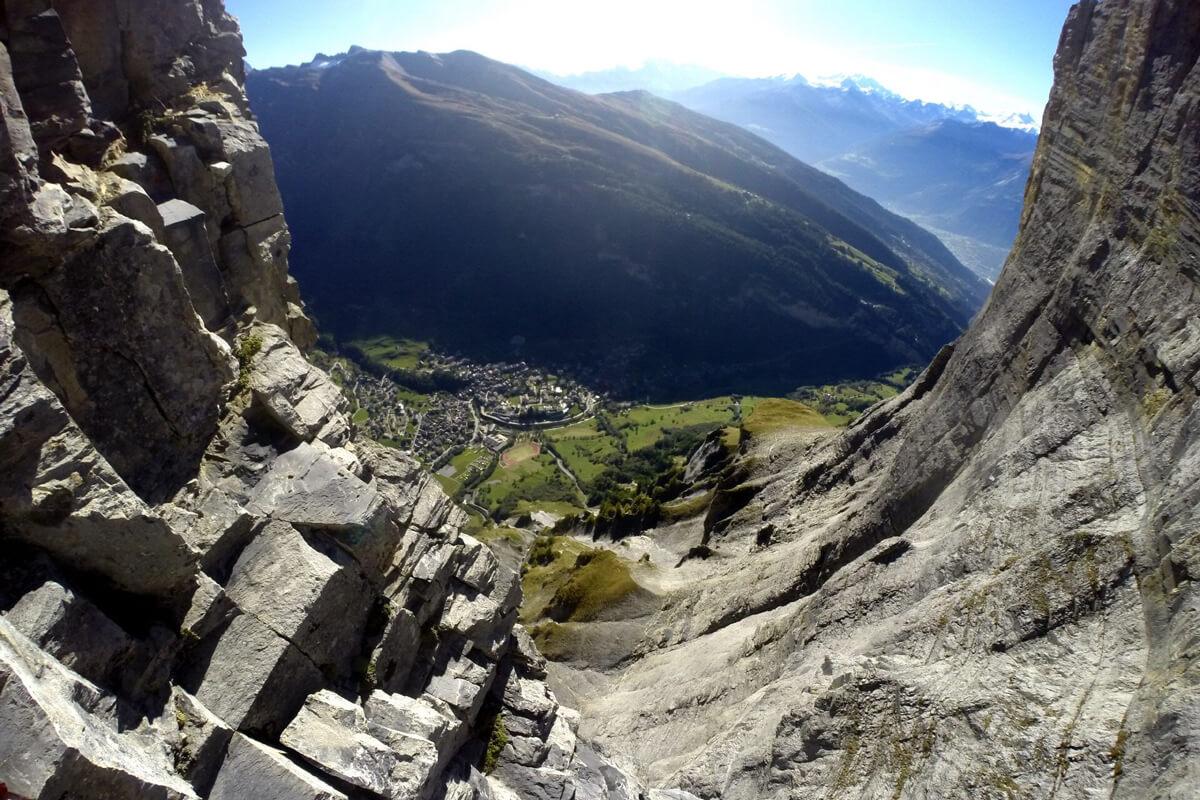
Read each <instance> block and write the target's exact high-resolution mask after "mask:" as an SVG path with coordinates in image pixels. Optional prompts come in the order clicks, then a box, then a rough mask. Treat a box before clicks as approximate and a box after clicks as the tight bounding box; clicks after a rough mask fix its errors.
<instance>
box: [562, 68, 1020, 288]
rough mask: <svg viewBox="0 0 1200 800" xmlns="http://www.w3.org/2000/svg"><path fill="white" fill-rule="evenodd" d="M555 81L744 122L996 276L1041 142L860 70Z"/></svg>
mask: <svg viewBox="0 0 1200 800" xmlns="http://www.w3.org/2000/svg"><path fill="white" fill-rule="evenodd" d="M547 77H550V78H551V80H554V81H555V82H557V83H560V84H561V85H563V86H568V87H570V88H574V89H580V90H582V91H594V90H595V89H594V88H593V87H601V89H602V90H608V89H609V88H621V89H629V88H640V89H646V90H648V91H651V92H655V93H657V94H660V95H662V96H664V97H667V98H670V99H672V100H675V101H677V102H679V103H682V104H683V105H685V106H687V107H688V108H691V109H693V110H695V111H699V112H701V113H703V114H706V115H708V116H711V117H716V118H717V119H722V120H725V121H727V122H732V123H734V124H736V125H740V126H742V127H744V128H746V129H747V130H749V131H752V132H753V133H756V134H758V135H759V136H762V137H763V138H764V139H767V140H768V141H770V142H772V143H774V144H776V145H778V146H779V147H782V148H783V149H784V150H786V151H787V152H788V153H790V154H791V155H793V156H795V157H796V158H798V159H800V160H801V161H805V162H807V163H810V164H814V165H816V166H818V167H819V168H821V169H823V170H825V171H827V172H829V173H830V174H832V175H835V176H837V177H839V178H841V179H842V180H844V181H845V182H846V183H847V184H849V185H850V186H851V187H853V188H854V189H856V190H858V191H860V192H862V193H864V194H866V195H869V196H870V197H873V198H875V199H876V200H878V201H880V202H881V203H883V204H885V205H886V206H887V207H888V208H890V209H892V210H893V211H896V212H898V213H900V214H903V215H904V216H907V217H910V218H912V219H914V220H916V221H917V222H919V223H920V224H922V225H924V226H926V227H928V228H929V229H931V230H933V231H935V232H936V233H937V234H938V235H939V236H940V237H941V238H942V239H943V241H945V242H946V243H947V245H949V246H950V248H951V249H952V250H953V251H954V253H955V255H956V256H958V257H959V258H960V259H961V260H962V261H963V262H964V263H965V264H967V266H969V267H971V268H972V269H974V270H975V271H976V272H977V273H978V274H980V275H982V276H983V277H985V278H988V279H989V280H994V279H995V278H996V276H997V275H999V273H1000V268H1001V267H1002V266H1003V262H1004V257H1005V256H1006V255H1007V254H1008V250H1009V247H1010V246H1011V244H1012V240H1013V237H1014V236H1015V235H1016V231H1017V219H1018V216H1019V214H1020V209H1021V203H1022V200H1023V194H1024V189H1025V181H1026V178H1027V177H1028V175H1029V166H1030V164H1031V163H1032V159H1033V150H1034V147H1035V146H1036V144H1037V122H1036V120H1034V119H1033V117H1032V116H1031V115H1029V114H1027V113H1002V114H989V113H983V112H980V111H978V110H976V109H974V108H971V107H969V106H966V107H963V106H948V105H942V104H939V103H926V102H922V101H920V100H909V99H906V98H904V97H902V96H900V95H899V94H896V93H895V92H892V91H890V90H888V89H887V88H886V87H885V86H883V85H882V84H881V83H880V82H879V81H877V80H875V79H873V78H870V77H867V76H864V75H835V76H827V77H822V78H817V79H814V80H812V81H809V80H807V79H805V78H804V77H801V76H795V77H791V78H785V77H776V78H730V77H720V78H717V79H714V80H711V81H703V80H702V79H701V77H702V73H701V72H700V71H699V70H698V68H695V67H689V68H681V67H677V66H675V65H671V64H669V63H666V62H654V63H653V64H651V65H647V66H646V67H644V68H642V69H641V70H627V69H619V70H609V71H603V72H590V73H584V74H583V75H576V76H568V77H561V76H547ZM639 80H640V81H641V83H639ZM931 168H932V169H931Z"/></svg>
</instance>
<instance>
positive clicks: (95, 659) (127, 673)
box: [5, 581, 174, 696]
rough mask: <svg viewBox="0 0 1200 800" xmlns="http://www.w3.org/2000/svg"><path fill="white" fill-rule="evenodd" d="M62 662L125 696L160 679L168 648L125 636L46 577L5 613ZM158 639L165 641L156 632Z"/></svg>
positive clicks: (154, 685)
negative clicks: (43, 581) (45, 580)
mask: <svg viewBox="0 0 1200 800" xmlns="http://www.w3.org/2000/svg"><path fill="white" fill-rule="evenodd" d="M5 618H6V619H7V620H8V622H9V623H10V624H11V625H12V626H13V627H14V628H16V629H17V630H19V631H21V633H23V634H25V635H26V636H28V637H29V638H30V639H31V640H32V641H34V642H36V643H37V645H38V646H39V647H41V648H42V649H43V650H44V651H45V652H47V653H49V654H50V655H52V656H54V657H55V658H57V659H58V660H59V661H60V662H61V663H62V664H63V665H64V666H66V667H68V668H70V669H71V670H73V671H74V672H76V673H78V674H79V675H80V676H82V677H84V678H86V679H88V680H90V681H92V682H93V683H96V684H98V685H100V686H103V687H105V688H106V689H108V690H110V691H114V692H119V693H121V694H124V695H127V696H136V695H137V694H139V693H141V692H147V691H151V690H154V689H157V688H158V687H159V686H162V685H164V684H165V683H166V678H167V670H168V666H169V661H170V657H171V656H172V655H173V652H174V648H173V647H172V646H171V644H170V643H168V642H165V641H162V642H157V643H156V644H161V645H162V646H161V647H155V646H154V645H153V644H151V643H150V642H146V643H143V642H141V641H139V640H136V639H134V638H133V637H131V636H129V634H127V633H126V632H125V631H124V630H123V629H122V628H121V627H120V626H119V625H117V624H116V623H115V622H113V621H112V620H111V619H109V617H108V616H107V615H105V614H104V612H102V611H101V610H100V609H99V608H97V607H96V606H95V605H94V604H93V603H91V602H90V601H89V600H87V599H86V598H84V597H81V596H79V595H77V594H75V592H73V591H71V590H69V589H67V588H65V587H64V586H63V585H62V584H59V583H55V582H53V581H47V582H46V583H44V584H42V586H41V587H40V588H38V589H36V590H35V591H32V592H30V593H29V594H26V595H25V596H24V597H22V598H21V600H20V601H19V602H18V603H17V604H16V605H15V606H13V608H12V609H11V610H10V611H9V612H8V614H7V615H6V617H5ZM159 633H160V636H159V637H158V638H160V639H163V640H169V639H170V637H169V636H163V635H162V634H164V633H165V631H161V629H160V631H159Z"/></svg>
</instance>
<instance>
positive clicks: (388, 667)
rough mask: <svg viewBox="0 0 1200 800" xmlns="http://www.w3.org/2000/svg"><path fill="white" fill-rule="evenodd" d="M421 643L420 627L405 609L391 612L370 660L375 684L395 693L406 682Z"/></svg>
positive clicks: (411, 614)
mask: <svg viewBox="0 0 1200 800" xmlns="http://www.w3.org/2000/svg"><path fill="white" fill-rule="evenodd" d="M420 643H421V628H420V626H419V625H418V624H417V620H416V617H414V616H413V613H412V612H411V611H409V610H408V609H407V608H400V609H397V610H396V611H395V613H394V614H393V615H392V618H391V619H390V620H388V624H387V628H385V629H384V632H383V638H381V639H380V640H379V644H378V645H376V647H375V651H374V652H373V653H372V654H371V661H372V662H373V663H374V664H375V681H376V683H377V684H378V685H379V687H380V688H382V689H384V690H385V691H388V692H398V691H400V690H401V689H403V688H404V686H405V685H406V684H407V682H408V675H409V672H410V671H411V670H412V665H413V661H414V660H415V659H416V657H417V650H418V648H419V647H420Z"/></svg>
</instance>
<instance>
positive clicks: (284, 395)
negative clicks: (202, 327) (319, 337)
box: [246, 325, 350, 447]
mask: <svg viewBox="0 0 1200 800" xmlns="http://www.w3.org/2000/svg"><path fill="white" fill-rule="evenodd" d="M246 336H247V337H248V338H254V337H257V340H258V341H259V342H260V343H261V344H260V346H259V348H258V352H257V353H256V354H255V355H254V357H253V358H252V359H251V361H250V364H249V369H250V373H249V375H250V388H251V390H252V391H253V392H254V399H255V400H256V401H257V402H258V403H260V404H261V405H262V406H263V407H264V408H266V409H267V411H268V413H270V414H271V416H272V417H273V418H274V419H275V421H276V422H278V423H279V424H280V425H281V426H283V428H284V429H285V430H287V431H288V432H289V433H291V434H292V435H293V436H295V437H296V438H297V439H302V440H304V441H306V442H311V441H312V440H313V439H320V440H321V441H322V442H324V443H325V444H328V445H329V446H331V447H340V446H341V445H343V444H345V443H346V441H347V440H348V439H349V437H350V423H349V420H348V418H347V417H346V413H347V412H348V410H349V401H348V400H347V399H346V396H345V395H344V394H343V393H342V390H341V389H340V388H339V387H338V385H337V384H335V383H334V382H333V381H332V380H330V379H329V376H328V375H326V374H325V373H324V372H323V371H322V370H320V369H318V368H317V367H314V366H313V365H312V364H310V363H309V362H308V360H307V359H305V357H304V354H303V353H301V352H300V350H299V349H298V348H297V347H296V345H294V344H293V343H292V341H291V339H289V338H288V336H287V334H286V333H284V331H283V330H282V329H281V328H279V327H278V326H276V325H255V326H254V327H253V328H251V329H250V332H249V333H248V334H246Z"/></svg>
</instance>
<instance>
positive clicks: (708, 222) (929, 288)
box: [248, 50, 987, 399]
mask: <svg viewBox="0 0 1200 800" xmlns="http://www.w3.org/2000/svg"><path fill="white" fill-rule="evenodd" d="M248 91H249V94H250V96H251V98H252V100H253V103H254V108H255V110H256V112H257V114H258V116H259V119H260V123H261V127H262V131H263V133H264V135H265V136H266V138H267V139H268V141H269V142H270V144H271V148H272V152H273V155H274V158H275V168H276V175H277V177H278V181H279V185H280V188H281V190H282V194H283V197H284V201H285V205H286V208H287V213H288V219H289V220H290V221H291V227H292V231H293V236H294V243H293V251H292V267H293V271H294V272H295V273H296V275H297V277H298V278H299V279H300V283H301V285H302V286H303V287H304V289H305V291H306V293H307V298H308V299H309V301H310V303H311V304H312V306H313V307H314V308H315V311H316V313H317V315H318V317H319V321H320V323H321V324H322V326H323V327H324V328H325V329H326V330H329V331H332V332H333V333H335V334H336V335H337V336H339V337H341V338H343V339H350V338H355V337H359V336H364V335H370V334H375V333H391V334H396V335H406V336H414V337H419V338H429V339H433V340H434V341H435V342H437V343H438V344H439V345H441V346H443V347H446V348H450V349H457V350H460V351H462V352H464V353H466V354H469V355H472V356H475V357H479V358H485V359H486V358H512V357H514V356H520V357H523V358H526V359H530V360H536V361H539V362H541V363H545V364H547V365H555V366H561V367H566V368H569V369H571V370H572V371H573V372H574V373H575V374H576V375H577V376H579V377H581V378H584V379H588V380H591V381H593V382H595V383H597V384H599V385H601V386H604V387H606V388H609V389H610V390H613V391H615V392H617V393H618V394H623V395H627V396H650V397H653V398H656V399H665V398H671V397H678V398H684V397H688V396H700V395H706V394H707V395H711V394H715V393H718V392H727V391H742V392H764V393H777V392H781V391H786V390H788V389H791V388H793V387H795V386H796V385H798V384H804V383H815V382H826V381H829V380H837V379H849V378H858V377H866V376H871V375H875V374H877V373H879V372H881V371H884V370H887V369H890V368H892V367H894V366H896V365H900V364H905V363H911V362H920V361H924V360H927V359H928V358H930V357H931V356H932V355H933V354H934V353H935V352H936V351H937V350H938V348H940V347H941V346H942V345H943V344H945V343H946V342H948V341H949V340H950V339H952V338H953V337H954V336H956V335H957V333H958V332H959V331H960V330H961V329H962V328H963V327H964V326H965V324H966V323H967V321H968V320H969V319H970V317H971V316H972V315H973V314H974V312H975V311H976V310H977V309H978V308H979V306H980V305H981V303H982V301H983V299H984V298H985V296H986V293H987V285H986V283H985V282H984V281H982V280H980V279H978V278H977V277H976V276H974V275H973V274H972V273H971V272H970V271H969V270H967V269H966V268H965V267H963V265H962V264H960V263H959V262H958V261H957V260H956V259H955V258H954V257H953V255H951V254H950V252H949V251H948V250H946V248H945V247H943V245H942V244H941V242H939V241H938V239H937V238H935V237H934V236H932V235H931V234H929V233H928V232H926V231H924V230H923V229H921V228H919V227H917V226H916V225H914V224H913V223H911V222H910V221H908V220H906V219H903V218H901V217H898V216H896V215H895V214H892V213H890V212H888V211H886V210H885V209H883V208H882V207H881V206H879V205H878V204H877V203H875V202H874V201H872V200H870V199H868V198H866V197H864V196H862V195H860V194H858V193H856V192H854V191H853V190H851V189H850V188H848V187H847V186H845V185H844V184H843V183H841V182H840V181H838V180H836V179H834V178H831V177H830V176H828V175H826V174H825V173H823V172H820V171H819V170H816V169H814V168H812V167H809V166H807V165H805V164H803V163H801V162H799V161H797V160H796V159H794V158H792V157H790V156H789V155H787V154H786V153H784V152H783V151H782V150H780V149H778V148H776V147H775V146H773V145H771V144H769V143H767V142H766V141H763V140H762V139H760V138H758V137H756V136H754V135H752V134H750V133H748V132H746V131H744V130H742V129H741V128H738V127H736V126H734V125H730V124H727V123H723V122H719V121H716V120H713V119H710V118H707V117H705V116H702V115H700V114H697V113H695V112H693V111H689V110H688V109H685V108H684V107H682V106H680V105H677V104H675V103H672V102H668V101H666V100H662V99H660V98H657V97H654V96H652V95H650V94H648V93H645V92H626V93H619V94H612V95H602V96H590V95H586V94H582V93H579V92H575V91H571V90H568V89H564V88H562V87H559V86H556V85H553V84H551V83H549V82H547V81H544V80H542V79H540V78H537V77H535V76H533V75H531V74H529V73H527V72H523V71H522V70H519V69H517V68H515V67H511V66H508V65H505V64H501V63H498V62H495V61H491V60H489V59H487V58H484V57H482V56H480V55H477V54H475V53H470V52H463V51H459V52H455V53H449V54H443V55H431V54H428V53H418V54H413V53H382V52H370V51H363V50H355V51H352V52H351V53H350V54H348V55H345V56H340V57H335V58H322V59H319V60H315V61H313V62H310V63H309V64H307V65H304V66H302V67H288V68H279V69H272V70H266V71H260V72H254V73H252V74H251V75H250V76H249V79H248Z"/></svg>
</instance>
